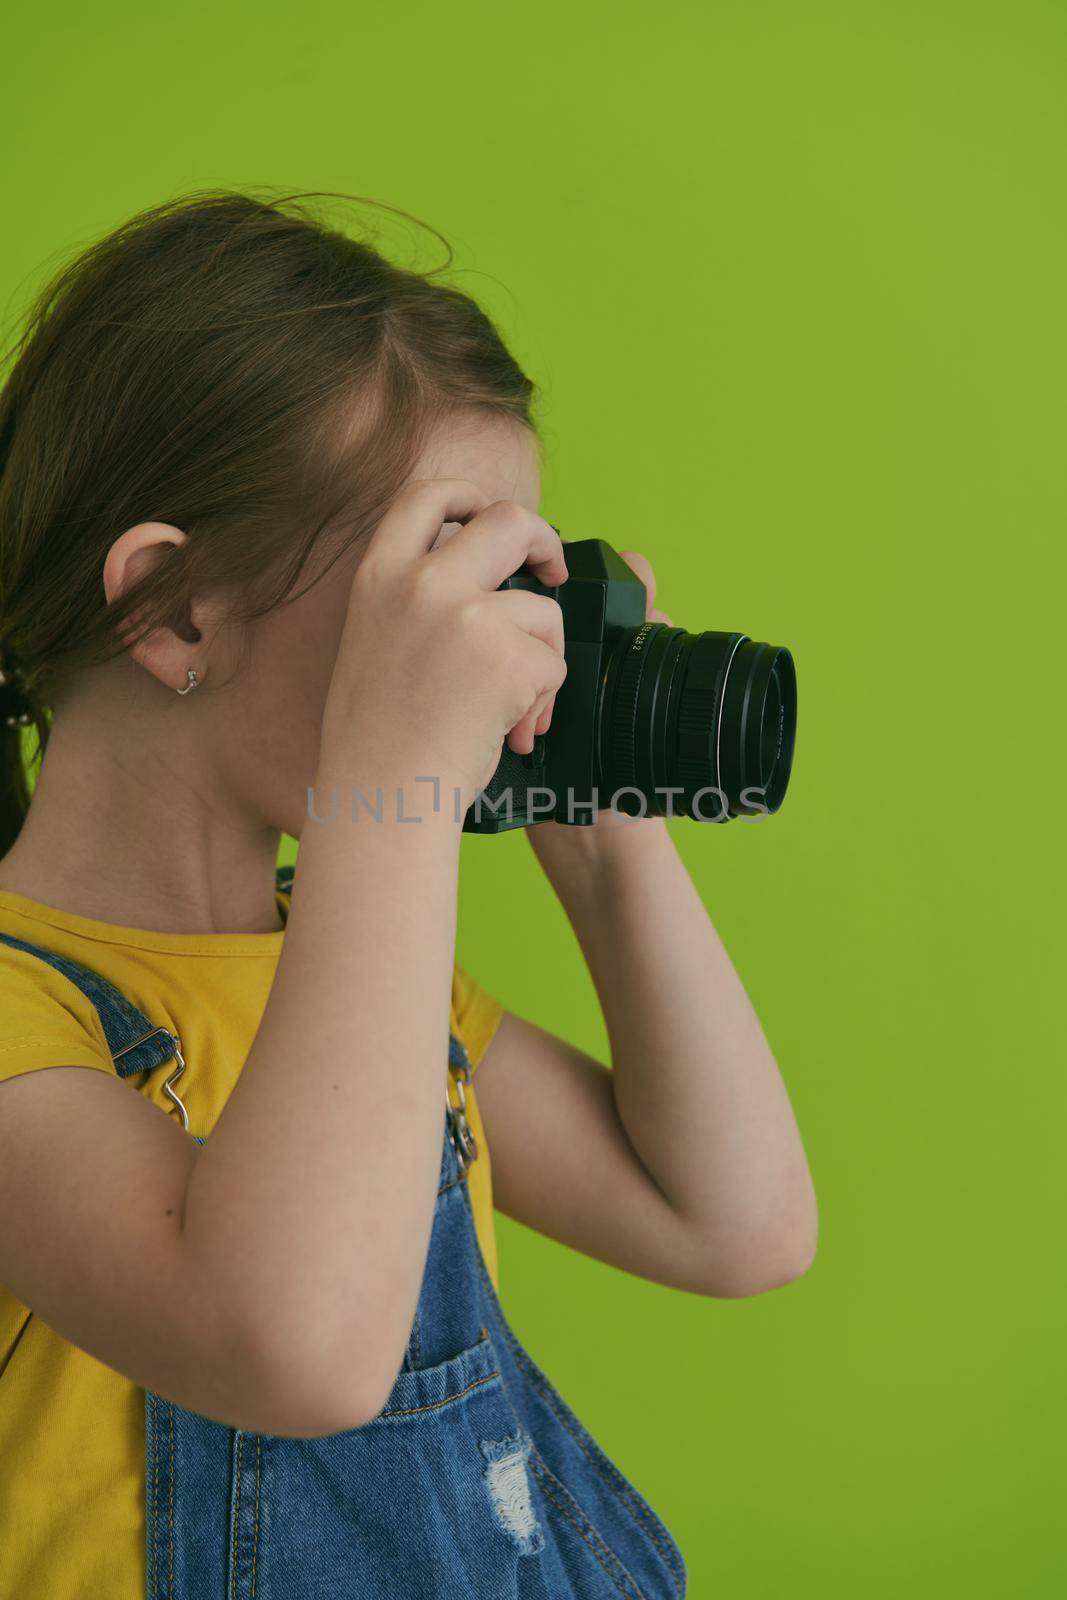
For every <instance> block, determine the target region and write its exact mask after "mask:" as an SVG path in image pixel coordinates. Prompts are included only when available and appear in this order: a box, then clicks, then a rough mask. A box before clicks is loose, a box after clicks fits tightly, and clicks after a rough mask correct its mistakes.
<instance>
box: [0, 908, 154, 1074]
mask: <svg viewBox="0 0 1067 1600" xmlns="http://www.w3.org/2000/svg"><path fill="white" fill-rule="evenodd" d="M0 944H6V945H10V946H11V948H12V949H13V950H25V951H27V953H28V954H29V955H31V956H39V957H40V959H41V960H42V961H47V962H48V965H49V966H50V967H55V969H56V971H57V972H61V973H62V974H63V976H64V977H65V978H69V979H70V981H71V983H73V984H76V985H77V987H78V988H79V989H80V990H81V992H82V994H84V995H85V997H86V999H88V1000H89V1001H91V1002H92V1004H93V1005H94V1006H95V1007H96V1010H97V1013H98V1014H99V1017H100V1022H101V1025H102V1027H103V1030H104V1037H105V1039H106V1040H107V1047H108V1049H109V1050H110V1051H111V1057H112V1060H113V1061H114V1063H115V1071H116V1072H117V1073H118V1074H119V1076H120V1077H121V1078H129V1077H132V1075H133V1074H134V1073H135V1072H150V1071H151V1070H152V1068H153V1067H159V1066H162V1065H163V1063H164V1061H169V1060H170V1059H171V1057H172V1056H173V1055H174V1035H173V1034H172V1033H171V1032H170V1031H169V1030H168V1029H166V1028H160V1027H156V1026H155V1025H154V1024H153V1023H151V1022H150V1021H149V1019H148V1018H147V1017H146V1016H145V1014H144V1012H143V1011H140V1010H138V1008H137V1006H135V1005H134V1004H133V1001H132V1000H127V998H126V996H125V995H124V994H122V993H121V992H120V991H119V990H118V989H116V988H115V985H114V984H113V983H109V982H108V980H107V979H106V978H104V977H101V975H100V973H99V972H94V971H93V969H92V968H91V967H86V966H83V965H82V963H81V962H80V961H73V960H71V958H70V956H61V955H58V954H57V953H56V951H55V950H46V949H45V948H44V946H43V945H39V944H30V943H29V942H28V940H26V939H16V938H15V936H14V934H11V933H0Z"/></svg>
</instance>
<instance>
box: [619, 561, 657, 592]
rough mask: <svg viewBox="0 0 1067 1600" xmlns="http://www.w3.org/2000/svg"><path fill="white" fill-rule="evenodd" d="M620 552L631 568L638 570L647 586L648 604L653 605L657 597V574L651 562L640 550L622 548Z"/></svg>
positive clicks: (634, 570) (639, 575) (633, 570)
mask: <svg viewBox="0 0 1067 1600" xmlns="http://www.w3.org/2000/svg"><path fill="white" fill-rule="evenodd" d="M619 554H620V555H621V556H622V559H623V560H624V561H625V562H626V565H627V566H628V567H629V568H630V570H631V571H632V572H636V573H637V576H638V577H639V578H640V579H641V582H642V583H643V584H644V586H645V594H646V596H647V604H648V605H651V604H652V602H653V601H654V600H655V598H656V575H655V573H654V572H653V571H652V567H651V565H650V563H649V562H648V561H647V560H646V558H645V557H644V556H643V555H642V554H641V552H640V550H620V551H619Z"/></svg>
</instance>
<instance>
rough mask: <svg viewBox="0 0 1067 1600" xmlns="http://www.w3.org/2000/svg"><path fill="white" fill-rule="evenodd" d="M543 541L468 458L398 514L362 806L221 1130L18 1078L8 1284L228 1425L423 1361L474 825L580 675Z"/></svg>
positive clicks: (312, 1427)
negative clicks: (506, 746)
mask: <svg viewBox="0 0 1067 1600" xmlns="http://www.w3.org/2000/svg"><path fill="white" fill-rule="evenodd" d="M453 520H454V521H459V522H462V523H464V524H465V526H463V527H461V528H460V530H459V532H457V533H455V534H454V535H453V537H452V538H451V539H450V540H449V541H448V542H447V544H446V545H444V546H443V547H441V548H440V549H438V550H432V548H431V547H432V544H433V542H434V540H435V539H436V537H437V536H438V534H439V533H440V531H441V528H442V526H443V525H444V524H445V523H446V522H448V521H453ZM527 561H528V562H529V563H530V564H531V565H532V566H533V567H534V569H535V570H537V572H538V576H540V577H542V579H543V581H544V582H546V583H547V584H550V585H556V584H559V583H562V582H563V581H565V579H566V575H567V569H566V563H565V561H564V559H563V553H562V547H561V545H560V541H559V537H558V535H557V534H556V532H555V530H554V529H553V528H551V526H550V525H549V524H548V523H546V522H543V521H542V520H541V518H539V517H537V516H536V515H534V514H533V513H532V512H529V511H527V510H525V509H524V508H523V507H522V506H520V505H518V504H517V503H516V502H513V501H498V502H493V503H492V504H488V503H487V497H486V496H485V494H484V493H483V492H482V491H481V490H480V489H479V488H478V487H477V486H476V485H474V484H472V483H468V482H467V481H466V480H463V479H436V480H418V481H416V482H414V483H412V484H409V486H408V487H407V488H406V489H405V490H404V491H402V493H401V495H400V496H399V497H398V498H397V500H396V501H395V502H394V504H393V506H392V507H391V509H390V511H389V513H388V514H387V516H386V517H385V518H384V519H383V521H382V523H381V524H380V525H379V527H378V529H377V530H376V532H375V534H374V537H373V538H372V540H371V542H370V544H369V546H368V548H367V551H366V553H365V555H364V556H363V559H362V561H361V563H360V566H359V568H358V570H357V572H356V576H355V579H354V580H353V584H352V596H351V600H350V603H349V611H348V616H347V619H346V624H345V629H344V633H343V636H342V639H341V643H340V648H339V651H338V657H337V662H336V665H335V668H334V674H333V679H332V681H331V684H330V692H329V697H328V699H327V703H326V708H325V713H324V716H323V722H322V736H321V743H320V756H319V764H318V772H317V775H316V782H315V791H316V799H317V804H316V805H315V808H314V809H315V812H316V814H317V815H319V816H322V815H329V813H330V809H331V807H330V804H329V796H330V790H331V788H333V787H336V790H337V793H338V815H337V817H336V819H335V820H334V821H333V822H330V823H318V824H317V823H315V822H313V821H311V820H310V819H309V820H308V822H307V823H306V825H305V827H304V830H303V834H302V837H301V843H300V867H299V872H298V873H297V876H296V878H295V879H294V884H293V892H292V899H291V903H290V910H289V917H288V922H287V926H286V935H285V939H284V941H283V946H282V953H281V955H280V957H279V961H278V968H277V972H276V974H275V980H274V983H273V985H272V988H271V992H270V995H269V997H268V1000H267V1004H266V1006H265V1008H264V1013H263V1017H262V1020H261V1023H260V1026H259V1029H258V1031H257V1033H256V1037H255V1039H254V1041H253V1043H252V1047H251V1050H250V1052H249V1055H248V1057H247V1059H246V1061H245V1063H244V1065H243V1068H242V1070H241V1074H240V1077H239V1078H238V1080H237V1082H236V1084H235V1086H234V1089H233V1091H232V1092H231V1094H230V1097H229V1099H228V1100H227V1102H226V1104H225V1106H224V1107H223V1109H222V1111H221V1113H220V1115H219V1117H218V1118H217V1120H216V1123H215V1126H214V1128H213V1129H212V1131H211V1134H210V1137H209V1138H208V1140H207V1143H206V1144H205V1145H204V1146H203V1147H200V1146H197V1145H196V1144H195V1143H194V1141H193V1140H192V1139H191V1138H190V1137H189V1135H188V1134H186V1133H184V1132H183V1131H182V1130H181V1129H180V1128H179V1127H178V1126H177V1125H176V1124H175V1122H174V1121H173V1119H172V1118H170V1117H168V1115H167V1114H166V1113H165V1112H163V1111H161V1110H160V1109H159V1108H158V1107H157V1106H154V1105H152V1104H151V1103H150V1102H148V1101H147V1100H145V1099H144V1098H143V1097H141V1096H139V1095H138V1094H137V1093H136V1091H135V1090H134V1089H132V1088H131V1087H130V1086H129V1085H126V1084H122V1083H120V1082H119V1080H118V1079H117V1078H114V1077H111V1076H109V1075H108V1074H106V1073H105V1072H94V1071H87V1070H85V1069H84V1068H79V1067H78V1066H77V1065H75V1064H74V1063H73V1062H72V1063H71V1064H70V1065H68V1066H66V1067H64V1066H63V1065H62V1061H61V1059H60V1060H57V1062H56V1066H55V1068H49V1069H46V1070H35V1071H32V1072H29V1071H28V1072H26V1073H23V1074H19V1075H15V1076H14V1077H12V1078H11V1079H10V1081H8V1082H6V1083H5V1084H3V1085H0V1281H3V1282H4V1283H5V1284H6V1285H7V1286H8V1287H9V1288H10V1289H11V1290H12V1291H13V1292H14V1293H15V1294H16V1295H18V1297H19V1298H20V1299H21V1300H22V1301H23V1302H24V1304H25V1305H27V1306H28V1307H29V1308H30V1309H31V1310H33V1311H34V1312H35V1313H36V1314H37V1315H39V1316H41V1317H42V1318H44V1319H45V1320H46V1321H47V1322H49V1324H50V1325H51V1326H53V1327H54V1328H55V1329H56V1330H57V1332H59V1333H60V1334H61V1335H63V1336H64V1337H65V1338H67V1339H69V1340H70V1341H71V1342H73V1343H75V1344H77V1345H78V1346H79V1347H80V1348H82V1349H84V1350H85V1351H87V1352H88V1354H90V1355H92V1356H95V1357H96V1358H97V1359H98V1360H100V1361H102V1362H104V1363H106V1364H107V1365H109V1366H111V1367H113V1368H114V1369H115V1370H116V1371H119V1372H121V1373H124V1374H125V1375H126V1376H127V1377H129V1378H131V1379H132V1380H133V1381H134V1382H135V1383H138V1384H140V1385H142V1386H144V1387H146V1388H151V1389H153V1390H155V1391H157V1392H158V1393H160V1394H162V1395H163V1396H164V1398H166V1399H170V1400H173V1401H175V1402H177V1403H178V1404H179V1405H183V1406H186V1407H190V1408H192V1409H194V1410H198V1411H200V1412H202V1413H203V1414H205V1415H207V1416H209V1417H214V1418H217V1419H218V1420H219V1421H222V1422H226V1423H229V1424H230V1425H231V1426H237V1427H242V1428H246V1429H251V1430H253V1431H258V1432H265V1433H272V1434H281V1435H295V1436H297V1437H305V1436H316V1435H323V1434H331V1433H336V1432H340V1431H341V1430H343V1429H346V1428H353V1427H357V1426H359V1425H360V1424H361V1423H363V1422H365V1421H367V1420H368V1419H369V1418H370V1417H373V1416H375V1415H376V1414H377V1413H378V1411H379V1410H380V1409H381V1406H382V1405H383V1403H384V1400H385V1398H386V1397H387V1395H388V1392H389V1389H390V1387H391V1385H392V1383H393V1382H394V1380H395V1377H396V1374H397V1371H398V1370H399V1368H400V1365H401V1362H402V1359H403V1352H404V1345H405V1342H406V1340H407V1338H408V1334H409V1332H410V1328H411V1323H412V1319H413V1317H414V1315H415V1310H416V1306H417V1303H418V1295H419V1289H420V1287H421V1280H422V1275H423V1272H424V1270H425V1259H426V1251H427V1247H428V1243H429V1238H430V1231H431V1227H432V1222H433V1210H434V1204H435V1201H436V1185H437V1178H438V1172H439V1165H440V1150H441V1140H442V1138H443V1135H444V1093H443V1089H444V1086H445V1084H446V1082H447V1061H448V1052H447V1044H448V1023H449V1010H450V1004H451V985H452V971H453V962H454V954H455V950H454V944H455V912H456V888H457V871H458V859H459V845H460V823H461V821H462V816H463V812H464V810H465V809H466V806H467V805H468V804H469V803H470V801H471V800H472V799H473V798H474V796H475V794H476V793H477V792H478V790H479V789H480V788H481V787H482V785H483V784H484V783H486V782H487V781H488V779H489V777H490V776H491V774H492V773H493V771H494V770H495V768H496V766H497V763H498V761H499V758H500V753H501V747H502V744H503V741H504V738H505V736H507V737H508V738H509V740H516V741H517V742H518V743H519V744H520V745H524V746H526V747H528V745H529V742H530V739H531V737H532V734H533V731H534V729H536V727H537V724H538V721H539V719H540V718H541V717H542V716H548V715H550V712H551V704H552V701H553V698H554V695H555V692H556V690H557V689H558V688H559V685H560V684H561V683H562V681H563V678H564V675H565V672H566V665H565V661H564V657H563V624H562V614H561V612H560V608H559V606H558V605H557V604H556V602H555V601H553V600H551V599H549V598H547V597H545V596H539V595H535V594H531V593H525V592H522V591H517V590H508V591H504V592H502V593H500V592H498V590H499V585H500V583H501V582H502V581H503V579H504V578H505V577H507V576H508V575H509V574H510V573H512V572H514V571H515V570H516V568H517V567H519V566H521V565H522V564H523V562H527ZM516 730H518V731H517V732H516ZM427 776H429V777H432V778H437V779H438V780H439V782H440V785H441V790H442V792H443V795H444V797H445V799H444V803H443V804H442V806H441V808H440V810H438V811H435V810H434V799H435V795H434V787H433V785H432V784H427V783H424V782H421V781H420V780H421V779H423V778H424V777H427ZM378 786H381V789H382V792H383V802H384V803H383V808H382V820H381V821H380V822H378V821H372V820H371V819H370V818H369V817H368V815H367V813H366V811H364V812H362V813H361V814H360V816H359V820H356V821H353V819H352V814H351V811H350V809H349V801H350V799H351V795H352V790H353V789H358V790H360V791H362V793H363V794H364V795H365V796H368V797H369V798H370V800H371V803H372V804H373V802H374V797H375V790H376V789H377V788H378ZM398 788H399V789H400V790H401V793H402V806H401V808H400V810H399V812H398V810H397V808H396V805H395V798H396V790H397V789H398ZM453 789H455V790H456V791H459V793H460V795H461V798H462V805H460V806H458V807H457V808H456V812H453V810H452V808H451V806H450V805H449V803H448V798H449V797H450V796H451V793H452V791H453ZM457 813H458V814H457ZM416 817H418V818H419V819H420V820H418V821H412V820H406V821H405V820H401V819H403V818H407V819H412V818H416ZM58 1052H59V1047H58V1046H57V1054H58Z"/></svg>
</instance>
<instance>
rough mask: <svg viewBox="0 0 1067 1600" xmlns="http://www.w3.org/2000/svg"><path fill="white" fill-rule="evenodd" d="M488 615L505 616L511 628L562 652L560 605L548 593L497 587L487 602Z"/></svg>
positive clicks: (563, 640) (562, 637)
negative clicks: (490, 613) (531, 635)
mask: <svg viewBox="0 0 1067 1600" xmlns="http://www.w3.org/2000/svg"><path fill="white" fill-rule="evenodd" d="M488 604H490V605H491V606H492V607H493V611H492V615H494V616H498V617H506V618H507V619H508V621H509V622H510V623H511V624H512V626H513V627H516V628H522V630H523V632H524V633H532V634H533V636H534V638H536V639H543V640H544V642H545V644H548V645H551V646H552V648H553V649H554V650H558V651H559V653H560V655H563V653H564V646H565V643H566V641H565V639H564V634H563V607H562V606H561V605H560V603H559V601H558V600H553V598H552V596H551V595H550V594H534V593H532V591H531V590H529V589H501V590H500V591H499V592H497V593H495V594H494V595H493V597H492V600H491V601H489V602H488Z"/></svg>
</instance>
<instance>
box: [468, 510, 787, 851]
mask: <svg viewBox="0 0 1067 1600" xmlns="http://www.w3.org/2000/svg"><path fill="white" fill-rule="evenodd" d="M557 531H558V530H557ZM564 548H565V550H566V557H567V571H568V578H567V582H566V583H564V584H560V585H558V586H557V587H555V588H550V587H547V586H546V585H545V584H542V583H541V582H540V581H539V580H538V579H537V578H536V577H535V576H534V575H533V574H532V573H531V572H530V571H529V570H528V568H526V567H521V568H520V569H519V570H518V572H516V573H514V574H513V575H512V576H511V577H510V578H508V579H506V580H505V582H504V583H502V584H501V586H500V587H501V588H502V589H519V588H521V589H527V590H530V591H532V592H533V593H535V594H546V595H550V596H551V597H552V598H553V599H554V600H556V601H557V602H558V604H559V606H560V608H561V610H562V612H563V631H564V653H565V657H566V662H567V676H566V678H565V679H564V682H563V684H562V685H561V687H560V689H559V691H558V693H557V695H556V701H555V708H554V710H553V715H552V724H551V726H550V728H549V730H548V732H547V733H546V734H544V735H540V736H538V738H537V739H536V740H535V742H534V749H533V751H532V752H531V753H530V754H529V755H524V756H520V755H516V754H515V752H514V751H512V750H510V749H509V748H508V747H507V745H505V746H504V749H503V751H502V753H501V758H500V762H499V764H498V766H497V768H496V771H495V772H494V773H493V776H492V777H491V778H490V780H489V782H488V783H487V784H486V786H485V788H484V789H483V790H482V791H481V793H480V794H479V795H478V796H476V797H475V800H474V801H473V803H472V804H471V806H470V807H469V809H468V811H467V814H466V817H465V819H464V822H463V829H464V831H465V832H468V833H500V832H503V831H504V830H506V829H510V828H522V827H529V826H531V825H532V824H534V823H537V822H547V821H555V822H563V823H567V824H570V825H573V826H588V825H589V824H591V823H593V822H595V821H596V816H597V812H598V811H599V810H602V809H608V808H609V807H614V809H616V810H618V811H622V812H626V813H628V814H629V815H631V816H642V815H648V816H687V817H691V818H692V819H693V820H695V821H701V822H725V821H728V820H729V819H730V818H731V817H734V816H743V815H747V816H751V817H756V816H759V815H766V814H768V813H770V812H772V811H776V810H777V809H778V807H779V805H780V804H781V801H782V798H783V796H784V793H785V788H786V785H787V783H788V778H789V770H790V767H791V763H792V753H793V741H794V736H795V727H796V678H795V673H794V669H793V662H792V657H791V655H790V653H789V651H788V650H785V649H784V648H782V647H777V646H772V645H766V644H756V643H754V642H753V641H752V640H751V639H749V638H748V636H747V635H746V634H742V633H708V632H705V633H700V634H692V633H688V632H687V631H686V630H685V629H684V628H674V627H668V626H667V625H666V624H665V623H659V622H647V621H646V620H645V612H646V610H647V596H646V593H645V586H644V584H643V583H642V582H641V580H640V578H639V577H638V576H637V574H636V573H635V572H634V571H633V570H632V568H630V567H629V566H628V565H627V564H626V562H625V561H624V560H623V559H622V557H621V556H620V555H618V553H617V552H616V551H615V550H614V549H612V547H611V545H609V544H607V543H606V542H605V541H604V540H603V539H576V540H570V541H565V542H564Z"/></svg>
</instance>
